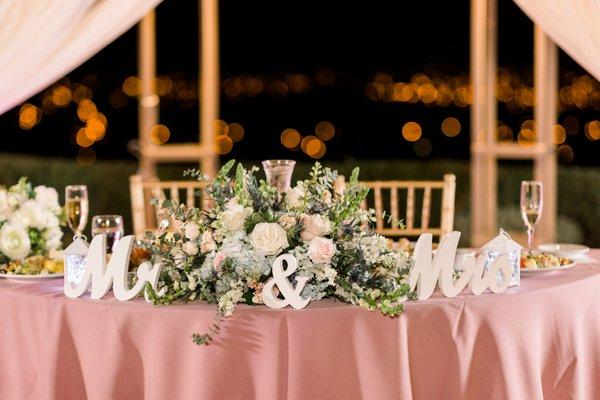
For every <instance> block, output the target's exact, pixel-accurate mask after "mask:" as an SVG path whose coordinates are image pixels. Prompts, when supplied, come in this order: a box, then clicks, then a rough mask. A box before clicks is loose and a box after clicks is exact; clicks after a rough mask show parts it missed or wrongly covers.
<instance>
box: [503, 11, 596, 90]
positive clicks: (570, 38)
mask: <svg viewBox="0 0 600 400" xmlns="http://www.w3.org/2000/svg"><path fill="white" fill-rule="evenodd" d="M514 1H515V3H517V5H518V6H519V7H520V8H521V9H522V10H523V12H525V14H527V15H528V16H529V18H531V19H532V20H533V22H535V23H536V24H537V25H538V26H539V27H540V28H541V29H542V30H543V31H544V32H545V33H546V34H547V35H548V36H550V38H551V39H552V41H554V43H556V44H557V45H558V46H560V48H562V49H563V50H564V51H565V52H566V53H567V54H568V55H569V56H571V58H573V59H574V60H575V61H577V63H579V65H581V66H582V67H583V68H585V69H586V70H587V71H588V72H589V73H590V74H592V75H593V76H594V77H595V78H596V79H599V80H600V0H514Z"/></svg>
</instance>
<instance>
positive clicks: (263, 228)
mask: <svg viewBox="0 0 600 400" xmlns="http://www.w3.org/2000/svg"><path fill="white" fill-rule="evenodd" d="M250 244H251V245H252V247H254V249H256V250H259V251H262V252H264V253H265V254H267V255H277V254H279V253H280V252H281V250H283V249H285V248H287V247H288V246H289V244H288V241H287V234H286V233H285V230H284V229H283V228H282V227H281V226H280V225H279V224H276V223H274V222H260V223H258V224H256V226H255V227H254V229H253V230H252V233H251V234H250Z"/></svg>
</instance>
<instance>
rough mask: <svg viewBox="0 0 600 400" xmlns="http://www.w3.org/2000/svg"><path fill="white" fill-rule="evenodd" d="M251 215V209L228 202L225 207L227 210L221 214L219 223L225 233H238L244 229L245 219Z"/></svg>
mask: <svg viewBox="0 0 600 400" xmlns="http://www.w3.org/2000/svg"><path fill="white" fill-rule="evenodd" d="M251 213H252V209H246V208H244V206H242V205H240V204H237V203H235V202H230V203H229V204H228V205H227V209H226V210H225V211H223V212H221V214H220V216H219V221H220V222H221V226H222V227H223V228H224V229H225V230H226V231H229V232H231V231H239V230H240V229H242V228H243V227H244V222H246V217H248V215H250V214H251Z"/></svg>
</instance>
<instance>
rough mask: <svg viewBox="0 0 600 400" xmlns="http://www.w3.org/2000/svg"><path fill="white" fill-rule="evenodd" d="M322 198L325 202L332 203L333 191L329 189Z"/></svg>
mask: <svg viewBox="0 0 600 400" xmlns="http://www.w3.org/2000/svg"><path fill="white" fill-rule="evenodd" d="M322 200H323V203H325V204H331V192H330V191H329V190H325V191H324V192H323V197H322Z"/></svg>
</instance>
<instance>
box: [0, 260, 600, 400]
mask: <svg viewBox="0 0 600 400" xmlns="http://www.w3.org/2000/svg"><path fill="white" fill-rule="evenodd" d="M594 256H595V257H596V258H600V251H595V252H594ZM213 313H214V307H213V306H208V305H201V304H196V305H178V306H168V307H162V308H157V307H154V306H152V305H149V304H146V303H144V302H143V301H132V302H127V303H119V302H117V301H115V300H114V299H106V300H100V301H93V300H90V299H89V298H82V299H76V300H69V299H67V298H65V297H64V296H63V295H62V288H61V286H60V282H59V281H54V282H45V283H15V282H10V281H1V282H0V327H1V333H0V399H3V400H10V399H18V400H22V399H36V400H37V399H61V400H62V399H85V398H88V399H101V400H108V399H128V400H130V399H142V398H144V399H178V400H179V399H244V400H246V399H254V398H255V399H377V400H384V399H400V398H402V399H411V398H415V399H542V398H543V399H546V400H548V399H561V400H563V399H600V379H599V377H600V266H599V265H578V266H576V267H575V268H574V269H572V270H569V271H563V272H553V273H547V274H539V275H536V276H527V277H524V278H523V279H522V285H521V286H520V287H519V288H515V289H511V290H510V291H509V292H508V293H504V294H499V295H491V294H488V295H483V296H478V297H475V296H471V295H466V294H465V295H463V296H460V297H457V298H454V299H442V298H434V299H430V300H428V301H423V302H419V303H409V304H407V307H406V312H405V313H404V314H403V315H402V316H401V317H399V318H397V319H390V318H385V317H382V316H380V315H378V314H376V313H371V312H368V311H365V310H362V309H359V308H357V307H352V306H349V305H346V304H342V303H340V302H335V301H322V302H314V303H312V304H311V305H310V306H309V307H308V309H306V310H302V311H294V310H291V309H286V310H270V309H267V308H264V307H247V306H241V307H240V309H239V310H238V312H236V314H235V315H234V316H233V317H232V318H230V319H229V320H228V321H227V322H225V323H224V330H223V332H222V334H221V335H220V336H219V337H218V340H217V342H216V343H214V344H213V345H211V346H208V347H197V346H196V345H194V344H193V343H192V342H191V340H190V335H191V333H192V332H197V331H202V330H204V329H206V328H207V327H208V326H209V323H210V321H211V319H212V316H213Z"/></svg>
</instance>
